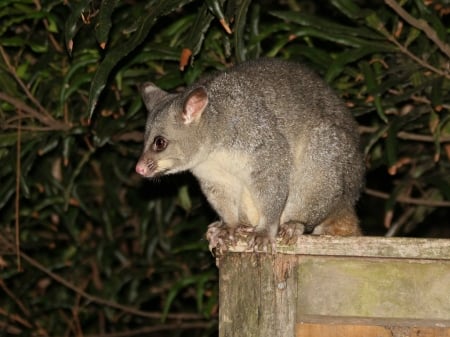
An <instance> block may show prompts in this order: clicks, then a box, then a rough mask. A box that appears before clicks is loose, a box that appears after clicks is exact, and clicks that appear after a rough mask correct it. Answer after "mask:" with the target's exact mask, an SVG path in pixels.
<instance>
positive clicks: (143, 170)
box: [136, 161, 148, 177]
mask: <svg viewBox="0 0 450 337" xmlns="http://www.w3.org/2000/svg"><path fill="white" fill-rule="evenodd" d="M136 173H137V174H140V175H141V176H144V177H145V176H147V175H148V168H147V165H145V164H144V163H143V162H141V161H139V162H138V163H137V164H136Z"/></svg>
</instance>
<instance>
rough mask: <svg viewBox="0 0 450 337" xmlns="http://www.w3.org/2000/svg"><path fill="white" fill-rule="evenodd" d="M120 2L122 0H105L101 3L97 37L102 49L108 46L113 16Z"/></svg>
mask: <svg viewBox="0 0 450 337" xmlns="http://www.w3.org/2000/svg"><path fill="white" fill-rule="evenodd" d="M119 4H120V0H103V1H102V3H101V5H100V10H99V13H98V21H97V25H96V27H95V37H96V38H97V41H98V43H99V44H100V46H101V48H102V49H105V48H106V44H107V42H108V37H109V32H110V30H111V27H112V21H111V16H112V14H113V12H114V10H115V9H116V7H117V6H118V5H119Z"/></svg>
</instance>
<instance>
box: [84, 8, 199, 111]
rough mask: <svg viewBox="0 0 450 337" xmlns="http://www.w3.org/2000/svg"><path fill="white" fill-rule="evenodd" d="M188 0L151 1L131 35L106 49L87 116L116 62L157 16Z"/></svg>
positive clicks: (144, 35) (139, 38) (147, 30)
mask: <svg viewBox="0 0 450 337" xmlns="http://www.w3.org/2000/svg"><path fill="white" fill-rule="evenodd" d="M190 1H191V0H184V1H176V0H159V1H157V2H156V1H155V2H151V3H150V4H149V5H148V6H147V8H146V10H147V13H145V14H143V15H142V16H140V17H139V18H138V21H137V23H136V25H134V26H136V30H135V31H134V33H133V34H132V36H131V37H130V38H129V39H128V40H126V41H125V42H123V43H121V44H120V45H117V46H115V47H114V48H111V50H109V51H108V53H107V54H106V56H105V59H104V60H103V62H102V63H101V64H100V66H99V67H98V69H97V72H96V73H95V76H94V79H93V80H92V84H91V89H90V92H89V102H88V113H89V118H92V114H93V113H94V110H95V107H96V105H97V102H98V99H99V97H100V94H101V93H102V91H103V89H104V88H105V86H106V83H107V81H108V78H109V76H110V74H111V72H112V70H113V69H114V67H115V66H116V65H117V63H119V62H120V61H121V60H122V59H123V58H124V57H126V56H127V55H128V54H129V53H131V52H132V51H133V50H135V49H136V48H137V47H138V46H140V45H141V44H142V42H143V41H144V39H145V38H146V37H147V35H148V33H149V32H150V29H151V28H152V27H153V25H154V24H155V22H156V19H157V18H158V17H160V16H163V15H166V14H168V13H170V12H171V11H173V10H175V9H177V8H178V7H179V6H182V5H183V4H185V3H188V2H190Z"/></svg>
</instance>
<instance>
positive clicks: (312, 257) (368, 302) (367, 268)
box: [218, 236, 450, 337]
mask: <svg viewBox="0 0 450 337" xmlns="http://www.w3.org/2000/svg"><path fill="white" fill-rule="evenodd" d="M218 263H219V271H220V272H219V273H220V277H219V283H220V284H219V287H220V294H219V301H220V311H219V316H220V318H219V336H220V337H277V336H280V337H294V336H295V337H338V336H345V337H371V336H378V337H384V336H389V337H407V336H427V337H450V240H443V239H406V238H375V237H354V238H349V237H327V236H302V237H300V238H299V239H298V242H297V244H296V245H294V246H283V245H281V244H278V246H277V254H265V253H254V252H249V251H246V246H245V244H241V243H239V244H238V245H236V247H233V248H231V249H230V251H228V252H227V253H225V254H224V255H223V256H221V257H220V258H219V259H218Z"/></svg>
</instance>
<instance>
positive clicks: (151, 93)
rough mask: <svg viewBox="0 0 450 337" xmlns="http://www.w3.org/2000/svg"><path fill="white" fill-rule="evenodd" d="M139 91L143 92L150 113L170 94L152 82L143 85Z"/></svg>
mask: <svg viewBox="0 0 450 337" xmlns="http://www.w3.org/2000/svg"><path fill="white" fill-rule="evenodd" d="M139 89H140V91H141V96H142V99H143V100H144V104H145V107H146V108H147V110H148V111H152V110H153V108H154V107H155V105H156V104H158V102H160V101H161V100H162V99H163V98H164V97H166V96H167V95H168V94H169V93H167V92H166V91H164V90H162V89H160V88H158V87H157V86H156V85H154V84H153V83H151V82H145V83H143V84H141V85H140V87H139Z"/></svg>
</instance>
